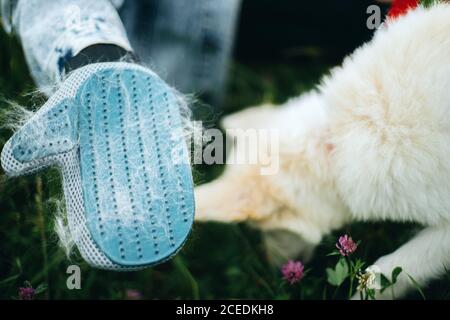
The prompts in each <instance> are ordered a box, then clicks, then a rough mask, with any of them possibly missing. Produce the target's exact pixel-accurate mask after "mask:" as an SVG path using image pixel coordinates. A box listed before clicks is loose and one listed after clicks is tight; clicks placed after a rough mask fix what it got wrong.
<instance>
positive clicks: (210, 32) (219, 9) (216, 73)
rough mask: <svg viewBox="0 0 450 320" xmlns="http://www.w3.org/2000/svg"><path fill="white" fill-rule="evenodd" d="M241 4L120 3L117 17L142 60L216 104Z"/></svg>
mask: <svg viewBox="0 0 450 320" xmlns="http://www.w3.org/2000/svg"><path fill="white" fill-rule="evenodd" d="M240 2H241V1H240V0H226V1H223V0H195V1H192V0H163V1H161V0H141V1H125V3H124V5H123V6H122V8H121V9H120V15H121V17H122V20H123V23H124V25H125V28H126V29H127V32H128V36H129V39H130V42H131V44H132V46H133V48H134V50H135V52H136V53H137V55H138V56H139V57H140V58H141V60H142V62H143V63H145V64H146V65H147V66H149V67H150V68H152V69H153V70H154V71H156V72H157V73H158V74H159V75H160V76H161V77H162V78H163V79H165V80H166V81H167V82H168V83H169V84H171V85H173V86H175V87H176V88H177V89H179V90H180V91H181V92H183V93H196V94H200V95H201V96H202V97H203V98H204V99H205V100H206V101H207V102H210V103H212V104H218V103H219V102H220V99H221V94H222V91H223V85H224V81H225V77H226V73H227V67H228V61H229V58H230V54H231V49H232V44H233V38H234V31H235V25H236V21H237V17H238V13H239V8H240Z"/></svg>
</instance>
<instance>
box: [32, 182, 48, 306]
mask: <svg viewBox="0 0 450 320" xmlns="http://www.w3.org/2000/svg"><path fill="white" fill-rule="evenodd" d="M42 194H43V192H42V178H41V177H37V178H36V196H35V202H36V211H37V214H38V220H37V223H38V228H39V232H40V236H41V250H42V257H43V260H44V270H45V282H46V284H47V288H49V274H48V253H47V236H46V234H45V216H44V207H43V205H42V198H43V196H42ZM48 292H49V290H48V289H47V290H46V291H45V298H46V299H48V298H49V296H48Z"/></svg>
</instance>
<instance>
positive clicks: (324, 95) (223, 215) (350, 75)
mask: <svg viewBox="0 0 450 320" xmlns="http://www.w3.org/2000/svg"><path fill="white" fill-rule="evenodd" d="M449 95H450V4H441V5H435V6H433V7H431V8H428V9H424V8H422V7H419V8H417V9H416V10H413V11H410V12H409V13H408V14H407V15H406V16H404V17H401V18H398V20H396V21H395V22H392V23H389V24H388V25H387V27H385V28H383V29H380V30H378V31H377V32H376V34H375V36H374V38H373V39H372V41H370V42H369V43H367V44H365V45H364V46H362V47H361V48H359V49H358V50H356V52H355V53H354V54H352V55H351V56H350V57H348V58H347V59H346V60H345V61H344V63H343V65H342V66H341V67H338V68H336V69H334V70H333V71H332V72H331V75H329V76H327V77H326V78H325V79H324V81H323V83H322V85H321V86H320V87H319V89H318V90H317V91H314V92H312V93H309V94H307V95H305V96H302V97H299V98H297V99H293V100H291V101H289V102H288V103H286V105H284V106H282V107H277V108H274V107H271V106H263V107H257V108H250V109H247V110H245V111H242V112H240V113H237V114H234V115H231V116H229V117H227V118H225V120H224V122H223V125H224V127H225V128H244V129H245V128H267V129H271V128H272V129H278V131H279V139H280V144H279V150H278V152H279V153H278V155H279V161H280V162H279V172H278V173H277V174H274V175H261V174H260V173H261V171H260V170H259V169H260V165H258V164H252V165H250V164H248V165H242V164H241V165H228V166H227V168H226V171H225V173H224V174H223V175H222V177H220V178H219V179H217V180H215V181H213V182H211V183H208V184H205V185H202V186H199V187H198V188H197V189H196V201H197V219H198V220H216V221H223V222H233V221H249V222H251V223H252V224H253V225H256V226H257V227H259V228H260V229H262V230H263V231H265V234H266V235H267V236H268V238H269V239H270V241H268V244H269V246H270V247H271V248H272V249H283V250H281V252H283V253H285V254H288V255H296V254H298V253H300V252H302V251H303V252H306V253H308V252H311V251H312V248H313V247H314V246H315V245H317V244H318V243H319V242H320V241H321V238H322V236H323V235H325V234H327V233H328V232H330V231H331V230H333V229H336V228H340V227H342V226H343V225H344V224H347V223H350V222H352V221H361V220H363V221H380V220H391V221H412V222H417V223H420V224H422V225H423V226H424V230H423V231H422V232H420V233H419V234H418V235H417V236H416V237H415V238H413V239H412V240H410V241H409V242H408V243H406V244H405V245H403V246H402V247H400V248H399V249H397V250H396V251H395V252H393V253H391V254H389V255H387V256H384V257H381V258H380V259H379V260H378V261H377V262H376V263H375V264H376V265H377V266H379V267H380V269H381V271H382V272H383V273H385V274H386V275H389V274H390V272H391V270H392V269H393V268H395V267H396V266H401V267H403V269H404V270H405V272H406V273H408V274H409V275H411V276H412V277H413V278H415V279H416V280H417V282H418V283H420V284H421V285H424V284H425V283H426V282H427V281H428V280H430V279H432V278H433V277H437V276H439V275H440V274H442V273H443V272H444V271H445V269H446V268H450V97H449ZM233 152H237V151H236V150H235V151H232V155H231V156H233ZM392 236H395V235H392ZM292 237H295V238H292ZM278 251H280V250H278ZM410 286H411V284H410V280H409V279H408V277H407V276H406V275H405V273H403V276H401V277H400V278H399V281H398V284H397V286H396V288H395V292H396V295H397V296H399V295H401V294H403V293H405V292H406V291H407V289H408V288H409V287H410Z"/></svg>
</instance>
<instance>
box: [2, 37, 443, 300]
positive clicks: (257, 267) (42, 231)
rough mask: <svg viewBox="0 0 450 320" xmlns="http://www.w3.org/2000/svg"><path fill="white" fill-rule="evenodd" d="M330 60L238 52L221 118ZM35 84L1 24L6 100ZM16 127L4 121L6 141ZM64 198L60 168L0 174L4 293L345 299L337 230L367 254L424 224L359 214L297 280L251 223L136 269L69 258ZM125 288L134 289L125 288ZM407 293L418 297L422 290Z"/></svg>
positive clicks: (271, 97) (208, 171) (371, 256)
mask: <svg viewBox="0 0 450 320" xmlns="http://www.w3.org/2000/svg"><path fill="white" fill-rule="evenodd" d="M329 67H330V64H327V63H311V61H308V62H307V63H300V62H293V61H278V60H272V61H267V60H266V61H258V62H254V61H253V62H251V63H250V62H245V61H239V62H238V61H235V62H234V63H233V65H232V67H231V72H230V78H229V83H228V85H227V93H226V97H225V102H224V107H223V109H221V110H222V111H220V112H219V113H216V116H217V117H220V116H222V115H224V114H227V113H230V112H232V111H236V110H239V109H241V108H243V107H246V106H249V105H256V104H260V103H262V102H273V103H280V102H283V101H285V100H286V99H288V98H289V97H291V96H294V95H298V94H300V93H302V92H304V91H306V90H308V89H309V88H311V87H312V86H313V85H314V83H316V82H317V81H318V79H319V78H320V77H321V75H322V74H323V73H324V72H326V71H327V70H328V69H329ZM33 89H34V87H33V82H32V80H31V79H30V76H29V74H28V71H27V67H26V64H25V62H24V59H23V55H22V52H21V49H20V46H19V45H18V44H17V42H16V41H15V40H13V39H11V38H9V37H7V36H6V35H5V34H4V33H2V32H0V97H2V100H1V102H0V104H1V106H0V108H1V110H5V109H6V108H8V104H7V101H8V100H13V101H16V102H18V103H20V104H23V105H26V106H29V107H31V108H32V107H35V106H36V105H39V104H41V103H42V101H43V98H42V97H40V98H39V97H38V98H37V99H36V98H33V100H32V99H31V97H30V95H28V93H29V92H31V91H32V90H33ZM10 135H11V132H10V131H9V130H7V129H1V130H0V145H3V143H4V142H5V141H6V140H7V138H8V137H9V136H10ZM220 171H221V168H220V167H213V168H203V167H199V168H196V178H195V180H196V182H197V183H200V182H204V181H208V180H210V179H212V178H213V177H214V176H216V175H218V174H219V173H220ZM59 198H61V182H60V179H59V176H58V173H57V171H56V170H47V171H45V172H42V173H40V174H38V175H34V176H30V177H24V178H15V179H8V178H7V177H5V175H4V174H3V173H2V174H1V177H0V213H1V214H0V243H1V246H0V298H1V299H11V298H16V297H17V292H18V288H19V287H21V286H23V283H24V281H29V282H30V283H31V284H32V285H33V286H34V287H37V286H38V285H39V284H42V283H45V284H47V286H48V288H47V290H45V291H44V292H43V293H41V294H40V295H38V298H40V299H47V298H48V299H121V298H126V297H127V295H128V296H129V295H130V293H129V292H130V291H129V290H137V291H138V292H139V294H140V295H141V296H142V298H145V299H163V298H168V299H172V298H188V299H198V298H205V299H220V298H224V299H229V298H233V299H238V298H245V299H263V298H267V299H325V298H326V299H346V298H347V288H346V286H345V285H344V286H343V287H341V288H339V289H338V290H335V288H334V287H332V286H330V285H329V284H327V278H326V273H325V269H326V268H327V267H331V266H333V265H334V264H335V262H336V257H333V256H331V257H330V256H327V254H328V253H329V252H331V251H332V250H333V249H334V245H335V242H336V240H337V238H338V236H339V235H341V234H344V233H348V234H350V235H351V236H352V237H353V238H354V239H355V240H358V241H361V242H360V245H359V247H358V249H357V252H356V253H355V255H356V256H358V257H361V258H362V259H364V260H365V261H367V262H368V263H371V262H373V261H375V259H376V258H378V257H379V256H380V255H383V254H386V253H389V252H391V251H393V250H395V248H397V247H398V246H399V245H400V244H402V243H404V242H405V241H406V240H407V239H408V238H410V237H411V236H412V235H413V234H414V232H416V231H417V230H418V227H417V226H414V225H407V224H390V223H383V224H369V223H358V224H353V225H350V226H348V227H347V228H345V229H344V230H338V231H336V232H335V233H333V234H331V235H329V236H327V237H326V238H325V239H324V240H323V241H322V243H321V245H320V246H319V247H318V248H317V251H316V253H315V255H314V258H313V259H312V260H311V261H308V262H304V263H305V269H306V270H308V271H307V273H306V275H305V276H304V278H303V279H302V281H301V282H300V283H298V284H296V285H294V286H290V285H289V284H287V283H286V282H285V281H283V280H282V277H281V273H280V270H279V269H278V268H275V267H273V266H271V265H270V264H269V263H268V260H267V257H266V256H265V251H264V245H263V243H262V240H261V235H260V234H259V232H258V231H256V230H253V229H251V228H250V227H249V226H247V225H245V224H237V225H221V224H215V223H209V224H204V225H195V226H194V229H193V231H192V233H191V235H190V238H189V240H188V242H187V244H186V245H185V247H184V248H183V250H182V251H181V253H180V254H179V255H177V256H176V257H175V258H174V259H172V260H170V261H168V262H166V263H164V264H162V265H159V266H157V267H154V268H149V269H147V270H144V271H139V272H132V273H118V272H108V271H100V270H95V269H92V268H90V267H89V266H87V265H86V263H84V262H83V261H82V259H81V258H80V257H79V256H78V255H75V256H74V257H73V258H72V260H71V261H69V260H67V259H66V257H65V255H64V253H63V251H62V250H61V249H60V248H59V247H58V244H57V238H56V235H55V233H54V232H53V215H54V212H55V207H56V204H55V201H54V200H55V199H59ZM71 264H79V265H80V266H81V270H82V279H81V286H82V289H81V290H68V289H67V286H66V279H67V274H66V269H67V267H68V266H69V265H71ZM127 292H128V293H127ZM424 294H425V296H426V298H427V299H448V298H450V273H449V274H448V275H447V276H446V277H443V278H442V279H441V280H439V281H435V282H433V283H432V284H431V285H430V286H429V287H428V288H426V289H425V290H424ZM408 298H412V299H417V298H421V296H420V295H419V293H418V292H414V293H412V294H411V295H410V296H409V297H408Z"/></svg>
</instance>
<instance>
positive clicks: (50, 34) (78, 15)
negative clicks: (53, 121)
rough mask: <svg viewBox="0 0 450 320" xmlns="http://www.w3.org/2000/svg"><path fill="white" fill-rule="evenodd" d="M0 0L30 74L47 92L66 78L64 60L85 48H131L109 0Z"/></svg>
mask: <svg viewBox="0 0 450 320" xmlns="http://www.w3.org/2000/svg"><path fill="white" fill-rule="evenodd" d="M1 1H2V2H1V5H2V6H1V9H2V11H1V13H2V21H3V24H4V26H5V27H6V28H5V29H6V30H7V31H12V32H14V33H15V34H16V35H17V36H18V37H19V39H20V40H21V43H22V46H23V49H24V53H25V57H26V60H27V63H28V66H29V68H30V71H31V74H32V76H33V78H34V80H35V82H36V84H37V85H38V86H39V87H40V88H41V90H43V91H44V92H45V93H47V94H50V93H51V92H52V91H53V88H54V85H55V84H57V83H59V82H60V81H61V80H62V79H63V77H64V75H63V66H64V63H65V62H66V61H67V60H68V59H70V58H71V57H73V56H74V55H76V54H77V53H79V52H80V51H81V50H83V49H84V48H86V47H88V46H91V45H94V44H99V43H103V44H114V45H117V46H119V47H122V48H124V49H126V50H128V51H131V46H130V44H129V42H128V38H127V36H126V33H125V29H124V27H123V25H122V22H121V20H120V17H119V15H118V14H117V11H116V8H115V7H114V6H113V4H112V2H110V1H109V0H95V1H92V0H16V1H8V0H1ZM115 2H118V1H115ZM8 29H9V30H8Z"/></svg>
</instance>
